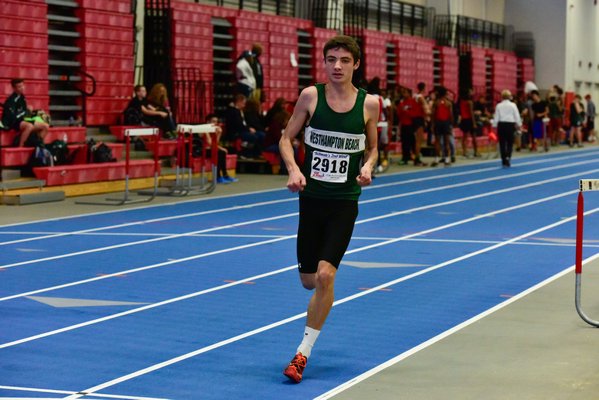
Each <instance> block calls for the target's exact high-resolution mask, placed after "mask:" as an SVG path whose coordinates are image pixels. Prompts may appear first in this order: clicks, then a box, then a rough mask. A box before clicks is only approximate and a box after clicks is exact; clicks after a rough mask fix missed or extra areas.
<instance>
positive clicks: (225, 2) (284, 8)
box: [195, 0, 295, 17]
mask: <svg viewBox="0 0 599 400" xmlns="http://www.w3.org/2000/svg"><path fill="white" fill-rule="evenodd" d="M195 2H196V3H200V4H209V5H214V6H221V7H229V8H236V9H239V10H247V11H257V12H261V13H266V14H275V15H284V16H287V17H293V16H294V14H295V0H253V1H247V0H246V1H243V0H195Z"/></svg>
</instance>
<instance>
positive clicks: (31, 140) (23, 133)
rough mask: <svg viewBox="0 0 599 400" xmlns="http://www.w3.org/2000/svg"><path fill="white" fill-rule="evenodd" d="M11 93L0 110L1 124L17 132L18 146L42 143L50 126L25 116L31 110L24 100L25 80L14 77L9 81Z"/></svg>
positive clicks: (31, 145) (33, 145) (32, 145)
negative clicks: (0, 112)
mask: <svg viewBox="0 0 599 400" xmlns="http://www.w3.org/2000/svg"><path fill="white" fill-rule="evenodd" d="M10 84H11V86H12V89H13V93H12V94H11V95H10V96H8V98H7V99H6V101H5V102H4V106H3V111H2V125H3V126H4V128H6V129H14V130H15V131H17V132H19V143H18V145H19V147H24V146H27V147H35V146H36V145H38V144H39V143H44V138H45V137H46V135H47V134H48V129H49V128H50V126H49V125H48V124H47V123H46V122H43V121H40V120H38V119H37V118H34V119H32V121H31V122H28V121H25V118H26V117H27V116H28V114H30V113H31V112H32V109H31V107H29V106H28V105H27V101H26V100H25V81H24V80H23V79H20V78H15V79H12V80H11V81H10Z"/></svg>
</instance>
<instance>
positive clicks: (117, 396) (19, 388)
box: [0, 385, 168, 400]
mask: <svg viewBox="0 0 599 400" xmlns="http://www.w3.org/2000/svg"><path fill="white" fill-rule="evenodd" d="M0 389H4V390H14V391H18V392H35V393H52V394H77V393H78V392H76V391H74V390H56V389H40V388H30V387H22V386H3V385H0ZM93 396H94V397H103V398H107V399H124V400H168V399H163V398H159V397H141V396H126V395H121V394H101V393H94V394H93ZM56 398H57V399H58V398H59V397H56ZM0 399H21V397H0ZM37 399H39V397H37Z"/></svg>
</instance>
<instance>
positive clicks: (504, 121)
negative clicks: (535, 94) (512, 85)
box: [492, 89, 522, 167]
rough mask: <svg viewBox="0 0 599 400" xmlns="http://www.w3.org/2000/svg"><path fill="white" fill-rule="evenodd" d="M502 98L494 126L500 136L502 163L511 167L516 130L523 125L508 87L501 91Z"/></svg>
mask: <svg viewBox="0 0 599 400" xmlns="http://www.w3.org/2000/svg"><path fill="white" fill-rule="evenodd" d="M501 98H502V99H503V100H502V101H501V102H500V103H499V104H497V106H496V107H495V115H494V116H493V121H492V124H493V127H496V128H497V136H499V153H500V154H501V163H502V165H503V166H504V167H509V166H510V165H511V163H510V160H511V158H512V148H513V146H514V135H515V133H516V130H517V129H518V128H520V126H522V119H521V118H520V112H519V111H518V107H516V104H514V103H513V102H512V101H511V100H512V93H511V92H510V91H509V90H507V89H506V90H504V91H502V92H501Z"/></svg>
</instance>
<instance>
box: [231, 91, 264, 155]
mask: <svg viewBox="0 0 599 400" xmlns="http://www.w3.org/2000/svg"><path fill="white" fill-rule="evenodd" d="M246 103H247V98H246V97H245V96H244V95H243V94H237V95H236V96H235V99H234V101H233V103H231V104H229V106H228V107H227V110H226V111H225V124H226V134H225V135H223V141H224V142H228V144H229V147H234V146H232V145H233V143H234V142H235V141H237V140H238V139H241V141H242V143H241V146H242V153H241V156H243V157H251V158H258V157H260V153H261V152H262V142H263V141H264V136H265V135H266V134H265V133H264V132H262V131H257V130H256V129H254V128H252V127H250V126H249V124H248V123H247V121H246V119H245V114H244V109H245V105H246Z"/></svg>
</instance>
